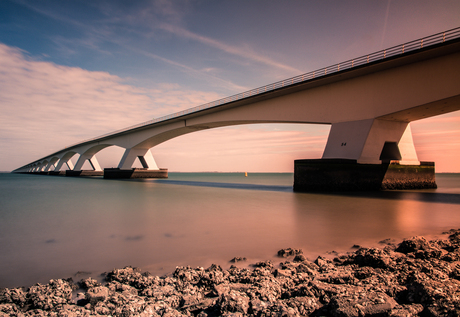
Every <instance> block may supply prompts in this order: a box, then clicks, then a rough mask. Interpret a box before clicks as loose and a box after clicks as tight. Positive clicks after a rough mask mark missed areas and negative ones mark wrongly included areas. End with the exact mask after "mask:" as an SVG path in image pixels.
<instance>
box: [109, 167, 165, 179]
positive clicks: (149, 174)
mask: <svg viewBox="0 0 460 317" xmlns="http://www.w3.org/2000/svg"><path fill="white" fill-rule="evenodd" d="M104 178H107V179H120V178H168V169H166V168H160V169H159V170H148V169H145V168H132V169H119V168H105V169H104Z"/></svg>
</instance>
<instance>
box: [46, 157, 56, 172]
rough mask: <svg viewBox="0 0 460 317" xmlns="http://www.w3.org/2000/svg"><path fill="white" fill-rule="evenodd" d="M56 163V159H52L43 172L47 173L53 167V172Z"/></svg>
mask: <svg viewBox="0 0 460 317" xmlns="http://www.w3.org/2000/svg"><path fill="white" fill-rule="evenodd" d="M57 161H58V158H53V159H51V160H50V161H49V163H48V165H46V167H45V172H48V171H49V170H50V168H51V167H53V171H54V170H55V169H56V162H57Z"/></svg>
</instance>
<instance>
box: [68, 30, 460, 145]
mask: <svg viewBox="0 0 460 317" xmlns="http://www.w3.org/2000/svg"><path fill="white" fill-rule="evenodd" d="M457 38H460V27H458V28H455V29H451V30H448V31H445V32H441V33H437V34H434V35H430V36H427V37H424V38H421V39H418V40H414V41H411V42H408V43H404V44H401V45H397V46H393V47H390V48H387V49H384V50H381V51H378V52H375V53H372V54H368V55H363V56H360V57H357V58H354V59H350V60H348V61H345V62H342V63H338V64H335V65H332V66H327V67H324V68H320V69H318V70H315V71H311V72H309V73H305V74H302V75H298V76H295V77H291V78H288V79H284V80H281V81H277V82H275V83H272V84H269V85H265V86H262V87H258V88H255V89H251V90H248V91H245V92H242V93H239V94H236V95H232V96H229V97H226V98H222V99H219V100H215V101H212V102H209V103H206V104H203V105H199V106H196V107H193V108H189V109H185V110H182V111H178V112H175V113H172V114H169V115H166V116H162V117H159V118H156V119H153V120H149V121H145V122H142V123H139V124H136V125H133V126H129V127H127V128H124V129H120V130H117V131H114V132H110V133H107V134H103V135H100V136H98V137H95V138H91V139H87V140H84V141H82V142H79V143H76V144H73V145H70V146H68V147H67V148H69V147H73V146H76V145H80V144H82V143H86V142H91V141H94V140H98V139H101V138H104V137H108V136H112V135H115V134H118V133H122V132H126V131H129V130H133V129H136V128H140V127H144V126H147V125H151V124H154V123H158V122H162V121H167V120H170V119H173V118H178V117H181V116H184V115H187V114H190V113H194V112H198V111H201V110H204V109H209V108H213V107H217V106H221V105H223V104H227V103H230V102H233V101H237V100H241V99H245V98H248V97H252V96H255V95H261V94H264V93H266V92H269V91H274V90H276V89H280V88H284V87H287V86H292V85H295V84H298V83H301V82H306V81H311V80H315V79H318V78H321V77H325V76H328V75H330V74H333V73H337V72H340V71H344V70H347V69H351V68H354V67H357V66H362V65H365V64H369V63H372V62H376V61H380V60H383V59H385V58H389V57H393V56H397V55H401V54H405V53H408V52H411V51H415V50H420V49H423V48H426V47H429V46H432V45H437V44H441V43H444V42H446V41H449V40H453V39H457Z"/></svg>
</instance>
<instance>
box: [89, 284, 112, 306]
mask: <svg viewBox="0 0 460 317" xmlns="http://www.w3.org/2000/svg"><path fill="white" fill-rule="evenodd" d="M108 297H109V289H108V288H107V287H105V286H96V287H92V288H90V289H89V290H88V291H87V292H86V300H87V301H88V302H89V303H90V304H91V305H96V304H97V303H98V302H103V301H105V300H106V299H107V298H108Z"/></svg>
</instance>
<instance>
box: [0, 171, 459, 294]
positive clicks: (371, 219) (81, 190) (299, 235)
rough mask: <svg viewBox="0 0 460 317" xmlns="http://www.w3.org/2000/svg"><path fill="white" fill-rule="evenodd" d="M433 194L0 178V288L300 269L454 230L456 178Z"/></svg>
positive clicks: (245, 180)
mask: <svg viewBox="0 0 460 317" xmlns="http://www.w3.org/2000/svg"><path fill="white" fill-rule="evenodd" d="M437 182H438V186H439V188H438V189H436V190H424V191H400V192H390V191H387V192H377V193H348V194H304V193H293V192H292V183H293V176H292V174H249V176H248V177H244V175H243V174H241V173H240V174H220V173H201V174H200V173H170V178H169V179H167V180H125V181H123V180H104V179H101V178H70V177H56V176H55V177H53V176H39V175H17V174H0V287H16V286H30V285H32V284H34V283H37V282H40V283H46V282H48V280H49V279H51V278H67V277H73V278H74V280H79V279H80V278H83V277H87V276H88V274H84V273H79V274H77V275H76V273H77V272H79V271H80V272H90V273H91V274H90V275H91V276H92V277H97V276H98V275H99V274H100V273H102V272H105V271H108V270H111V269H112V268H118V267H123V266H125V265H132V266H137V267H140V268H142V269H144V270H148V271H150V272H152V273H154V274H157V275H163V274H168V273H171V272H172V271H173V270H174V268H175V266H176V265H191V266H205V267H206V266H208V265H210V264H211V263H217V264H220V265H222V266H223V267H226V266H228V265H229V263H228V261H229V260H230V259H232V258H233V257H235V256H244V257H247V258H248V263H254V262H255V261H258V260H267V259H274V256H275V254H276V252H277V251H278V250H279V249H281V248H286V247H293V248H302V249H303V250H304V253H305V254H306V255H307V257H309V258H310V259H311V260H314V259H315V258H316V256H317V255H318V254H324V253H325V252H327V251H332V250H336V251H348V250H350V247H351V246H352V245H353V244H360V245H363V246H373V245H376V243H377V242H378V241H380V240H383V239H386V238H395V239H397V240H399V239H402V238H407V237H410V236H413V235H431V234H439V233H441V232H442V231H444V230H447V229H450V228H460V174H438V175H437Z"/></svg>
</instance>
